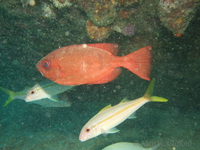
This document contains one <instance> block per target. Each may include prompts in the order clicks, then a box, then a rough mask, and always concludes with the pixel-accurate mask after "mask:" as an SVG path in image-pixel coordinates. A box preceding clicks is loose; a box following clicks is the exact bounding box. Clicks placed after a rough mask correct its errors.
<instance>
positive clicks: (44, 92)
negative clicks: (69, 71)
mask: <svg viewBox="0 0 200 150" xmlns="http://www.w3.org/2000/svg"><path fill="white" fill-rule="evenodd" d="M72 87H74V86H66V85H59V84H56V83H54V82H51V81H48V82H45V83H41V84H39V83H37V84H36V85H34V86H33V87H32V88H26V89H24V90H22V91H19V92H14V91H11V90H8V89H5V88H3V87H0V90H2V91H3V92H5V93H7V94H8V95H9V97H8V100H7V101H6V102H5V104H4V105H3V106H7V105H8V104H9V103H10V102H12V101H13V100H14V99H22V100H24V101H26V102H30V103H34V104H38V105H41V106H43V107H69V106H70V105H71V102H69V101H64V100H63V101H60V100H59V99H58V98H57V94H60V93H62V92H64V91H67V90H69V89H71V88H72Z"/></svg>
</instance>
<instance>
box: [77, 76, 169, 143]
mask: <svg viewBox="0 0 200 150" xmlns="http://www.w3.org/2000/svg"><path fill="white" fill-rule="evenodd" d="M154 82H155V79H153V80H152V81H151V83H150V85H149V87H148V89H147V91H146V93H145V94H144V96H142V97H140V98H138V99H135V100H131V101H124V100H122V102H121V103H119V104H117V105H115V106H111V105H108V106H106V107H105V108H103V109H102V110H101V111H100V112H99V113H97V114H96V115H95V116H94V117H93V118H91V119H90V120H89V121H88V122H87V123H86V125H85V126H84V127H83V128H82V130H81V133H80V135H79V140H80V141H81V142H84V141H86V140H89V139H91V138H93V137H96V136H98V135H100V134H103V133H116V132H118V131H119V130H118V129H117V128H115V127H116V126H117V125H119V124H120V123H122V122H123V121H124V120H126V119H127V118H129V117H131V115H132V114H133V113H134V112H135V111H136V110H138V109H139V108H140V107H141V106H143V105H144V104H146V103H147V102H150V101H153V102H167V101H168V100H167V99H165V98H163V97H157V96H151V94H152V92H153V87H154Z"/></svg>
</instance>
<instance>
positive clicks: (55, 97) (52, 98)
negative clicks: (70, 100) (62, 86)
mask: <svg viewBox="0 0 200 150" xmlns="http://www.w3.org/2000/svg"><path fill="white" fill-rule="evenodd" d="M48 98H49V99H50V100H52V101H54V102H59V101H60V100H59V99H58V96H57V95H54V96H51V97H48Z"/></svg>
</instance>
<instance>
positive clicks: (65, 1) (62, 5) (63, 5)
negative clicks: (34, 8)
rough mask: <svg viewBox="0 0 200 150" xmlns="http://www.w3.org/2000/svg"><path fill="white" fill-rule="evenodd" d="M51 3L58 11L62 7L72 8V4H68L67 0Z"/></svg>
mask: <svg viewBox="0 0 200 150" xmlns="http://www.w3.org/2000/svg"><path fill="white" fill-rule="evenodd" d="M50 1H51V2H52V3H53V5H54V6H55V7H56V8H58V9H60V8H64V7H66V6H67V7H70V6H72V3H70V1H69V0H50Z"/></svg>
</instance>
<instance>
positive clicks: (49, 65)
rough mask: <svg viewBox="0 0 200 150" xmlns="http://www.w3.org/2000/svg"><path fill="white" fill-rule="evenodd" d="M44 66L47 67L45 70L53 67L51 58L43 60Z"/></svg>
mask: <svg viewBox="0 0 200 150" xmlns="http://www.w3.org/2000/svg"><path fill="white" fill-rule="evenodd" d="M42 67H43V68H44V69H45V70H49V69H50V68H51V62H50V61H49V60H46V59H45V60H43V62H42Z"/></svg>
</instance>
